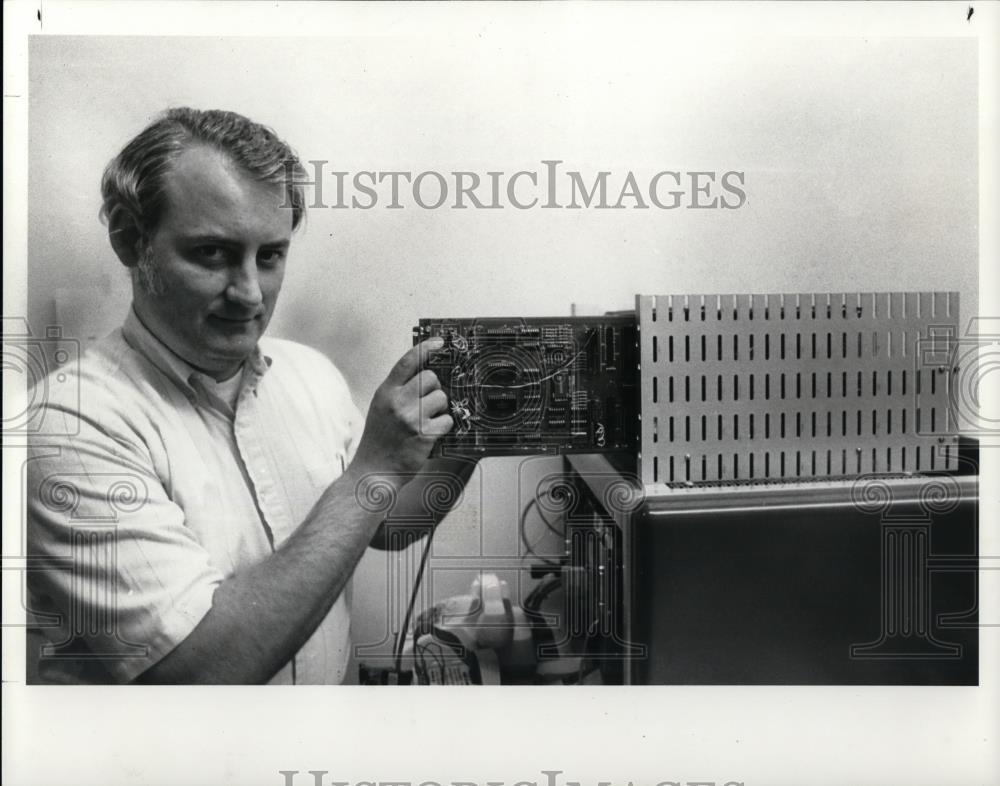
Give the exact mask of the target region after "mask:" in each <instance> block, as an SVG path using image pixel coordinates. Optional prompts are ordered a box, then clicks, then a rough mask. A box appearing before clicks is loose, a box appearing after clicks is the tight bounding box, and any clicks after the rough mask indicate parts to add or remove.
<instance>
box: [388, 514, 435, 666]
mask: <svg viewBox="0 0 1000 786" xmlns="http://www.w3.org/2000/svg"><path fill="white" fill-rule="evenodd" d="M433 539H434V530H433V529H432V530H431V531H430V532H429V533H428V534H427V542H426V543H424V552H423V554H421V555H420V567H418V568H417V577H416V578H415V579H414V580H413V591H412V592H411V593H410V602H409V603H408V604H407V606H406V617H404V619H403V627H401V628H400V629H399V632H398V633H397V634H396V672H397V673H398V672H400V671H401V668H402V662H403V647H404V646H405V643H406V629H407V628H408V627H409V625H410V616H411V615H412V614H413V607H414V605H415V604H416V602H417V592H418V591H419V589H420V580H421V579H422V578H423V576H424V566H425V565H426V564H427V557H428V555H429V554H430V553H431V541H432V540H433ZM416 641H417V638H416V632H414V637H413V643H414V645H416Z"/></svg>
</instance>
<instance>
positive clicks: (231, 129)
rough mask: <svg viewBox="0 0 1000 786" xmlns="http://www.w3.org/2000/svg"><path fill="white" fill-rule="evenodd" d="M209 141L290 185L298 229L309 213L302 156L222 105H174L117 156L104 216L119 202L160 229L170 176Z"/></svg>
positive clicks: (107, 181) (104, 189)
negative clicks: (180, 159)
mask: <svg viewBox="0 0 1000 786" xmlns="http://www.w3.org/2000/svg"><path fill="white" fill-rule="evenodd" d="M198 144H201V145H207V146H209V147H213V148H215V149H216V150H218V151H220V152H222V153H224V154H225V155H226V156H227V157H228V158H229V159H230V160H231V161H232V162H233V163H234V164H236V165H237V166H238V167H239V168H240V169H242V170H243V171H244V172H246V173H247V174H248V175H250V176H251V177H253V178H254V179H256V180H259V181H261V182H264V183H274V184H276V185H282V186H284V188H285V200H284V205H283V206H285V207H288V208H289V209H291V211H292V229H295V228H296V227H297V226H298V225H299V223H300V221H301V220H302V217H303V216H304V215H305V194H304V192H303V188H302V185H301V182H302V181H303V180H305V178H306V174H305V170H304V169H303V167H302V164H301V162H300V161H299V158H298V156H297V155H296V154H295V152H294V151H293V150H292V148H291V147H289V145H288V144H287V143H286V142H284V141H283V140H282V139H281V138H280V137H279V136H278V135H277V134H275V133H274V131H272V130H271V129H270V128H268V127H267V126H263V125H261V124H260V123H255V122H253V121H252V120H250V119H248V118H246V117H244V116H243V115H239V114H237V113H236V112H226V111H223V110H221V109H208V110H201V109H191V108H189V107H177V108H175V109H168V110H167V111H166V112H164V113H163V114H162V115H161V116H160V117H159V118H157V119H156V120H155V121H153V122H152V123H150V124H149V125H148V126H146V128H145V129H144V130H143V131H142V132H141V133H139V135H138V136H136V137H135V138H134V139H132V141H131V142H129V143H128V144H127V145H125V147H124V148H123V149H122V151H121V152H120V153H119V154H118V155H117V156H115V157H114V158H113V159H112V160H111V162H110V163H109V164H108V165H107V167H106V168H105V170H104V176H103V177H102V178H101V196H102V197H103V200H104V201H103V204H102V206H101V218H103V219H104V220H107V219H108V218H109V217H110V216H111V213H112V211H114V210H115V209H116V208H118V207H122V208H124V209H126V210H128V211H129V212H130V213H131V214H132V216H133V217H134V218H135V220H136V222H137V223H138V225H139V227H140V228H141V229H142V230H143V231H144V232H150V233H151V232H153V231H154V230H155V229H156V226H157V224H158V223H159V221H160V218H161V217H162V215H163V209H164V207H165V203H166V192H165V188H164V185H165V183H164V176H165V175H166V174H167V173H168V172H170V169H171V167H172V165H173V163H174V161H175V159H176V158H177V156H178V155H180V154H181V153H182V152H183V151H184V150H186V149H187V148H189V147H191V146H193V145H198Z"/></svg>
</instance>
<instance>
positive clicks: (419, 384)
mask: <svg viewBox="0 0 1000 786" xmlns="http://www.w3.org/2000/svg"><path fill="white" fill-rule="evenodd" d="M442 346H444V342H443V340H442V339H440V338H430V339H427V341H423V342H421V343H420V344H417V345H416V346H415V347H413V348H412V349H411V350H409V351H408V352H407V353H406V354H405V355H403V357H401V358H400V359H399V361H398V362H397V363H396V365H395V366H394V367H393V369H392V371H390V372H389V376H388V377H387V378H386V380H385V382H383V383H382V384H381V385H380V386H379V388H378V390H376V391H375V397H374V398H373V399H372V403H371V408H370V409H369V411H368V418H367V419H366V420H365V430H364V434H363V435H362V437H361V442H360V443H359V445H358V450H357V452H356V453H355V456H354V461H353V462H352V468H354V469H355V470H357V471H360V472H362V473H364V474H367V473H387V474H397V475H400V476H407V475H412V474H413V473H415V472H417V471H418V470H419V469H420V468H421V467H422V466H423V465H424V462H425V461H426V460H427V457H428V456H429V455H430V452H431V448H433V447H434V443H435V442H436V441H437V440H438V438H440V437H442V436H444V435H445V434H447V433H448V432H449V431H451V429H452V426H453V425H454V423H453V421H452V418H451V415H449V414H447V410H448V396H447V395H446V394H445V392H444V391H443V390H442V389H441V382H440V381H439V380H438V378H437V375H436V374H435V373H434V372H433V371H430V370H428V369H425V368H424V365H425V364H426V361H427V356H428V355H429V354H430V353H431V352H434V351H436V350H438V349H440V348H441V347H442Z"/></svg>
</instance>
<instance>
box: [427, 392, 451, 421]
mask: <svg viewBox="0 0 1000 786" xmlns="http://www.w3.org/2000/svg"><path fill="white" fill-rule="evenodd" d="M447 410H448V395H447V394H446V393H445V392H444V391H443V390H441V389H440V388H438V389H437V390H432V391H431V392H430V393H428V394H427V395H426V396H424V397H423V398H421V399H420V417H421V420H423V419H426V418H433V417H436V416H437V415H440V414H441V413H442V412H447Z"/></svg>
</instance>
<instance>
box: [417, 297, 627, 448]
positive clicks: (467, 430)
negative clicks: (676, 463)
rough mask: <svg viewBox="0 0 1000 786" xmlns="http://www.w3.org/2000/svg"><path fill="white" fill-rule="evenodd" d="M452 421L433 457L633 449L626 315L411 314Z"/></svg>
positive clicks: (437, 445)
mask: <svg viewBox="0 0 1000 786" xmlns="http://www.w3.org/2000/svg"><path fill="white" fill-rule="evenodd" d="M433 336H440V337H442V338H443V339H444V341H445V344H444V347H443V348H442V349H440V350H438V351H436V352H434V353H432V355H431V356H430V358H429V359H428V363H427V368H429V369H430V370H431V371H434V372H435V373H436V374H437V376H438V379H439V380H440V381H441V386H442V387H443V388H444V391H445V393H447V394H448V400H449V411H450V414H451V416H452V418H453V419H454V421H455V426H454V428H453V429H452V431H451V432H450V433H449V434H448V435H446V436H445V437H443V438H442V439H440V440H439V441H438V443H437V444H436V446H435V448H434V453H433V455H436V456H440V455H451V456H456V455H457V456H462V455H466V456H468V455H475V456H485V455H494V456H497V455H501V456H502V455H525V454H535V453H552V454H558V453H574V452H577V453H578V452H587V453H594V452H597V453H600V452H614V451H635V450H636V448H637V445H638V435H639V414H638V392H639V391H638V381H639V376H638V343H637V340H638V334H637V321H636V318H635V316H605V317H538V318H530V317H511V318H492V317H491V318H478V319H421V320H420V321H419V324H418V326H417V327H415V328H414V329H413V337H414V343H417V342H420V341H423V340H425V339H428V338H431V337H433Z"/></svg>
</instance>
